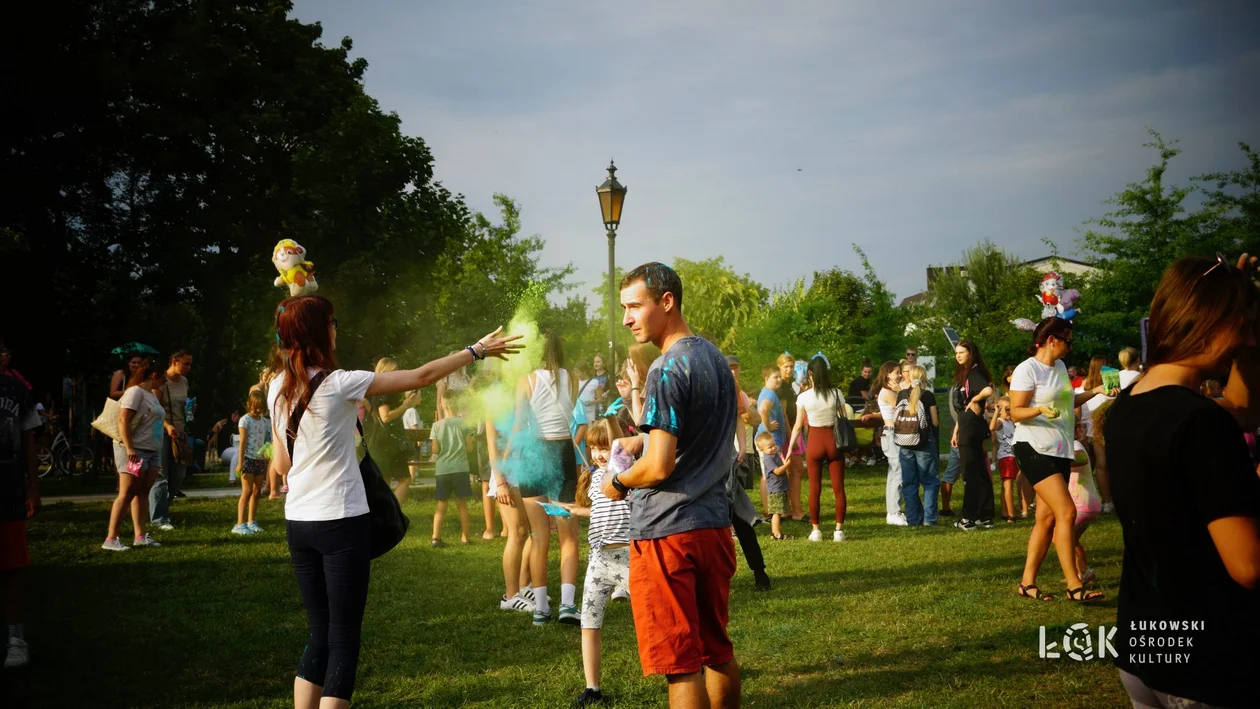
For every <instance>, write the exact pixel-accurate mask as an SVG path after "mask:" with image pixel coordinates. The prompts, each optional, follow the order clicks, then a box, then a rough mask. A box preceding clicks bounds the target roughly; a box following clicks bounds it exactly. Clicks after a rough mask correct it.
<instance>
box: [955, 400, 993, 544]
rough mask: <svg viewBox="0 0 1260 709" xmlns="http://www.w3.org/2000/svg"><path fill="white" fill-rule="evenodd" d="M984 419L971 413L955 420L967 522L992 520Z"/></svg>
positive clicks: (991, 495) (963, 516) (964, 412)
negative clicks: (985, 458) (956, 421)
mask: <svg viewBox="0 0 1260 709" xmlns="http://www.w3.org/2000/svg"><path fill="white" fill-rule="evenodd" d="M986 430H987V427H986V426H985V423H984V418H983V417H980V416H976V415H975V414H973V413H971V411H963V412H962V415H961V416H959V417H958V462H959V465H960V466H961V467H962V474H963V483H965V484H966V487H965V488H963V506H962V518H963V519H965V520H967V521H968V522H977V521H981V520H983V521H985V522H992V521H993V476H992V475H990V474H989V467H988V466H987V465H986V464H985V460H984V439H985V438H986V435H987V434H986V433H985V431H986Z"/></svg>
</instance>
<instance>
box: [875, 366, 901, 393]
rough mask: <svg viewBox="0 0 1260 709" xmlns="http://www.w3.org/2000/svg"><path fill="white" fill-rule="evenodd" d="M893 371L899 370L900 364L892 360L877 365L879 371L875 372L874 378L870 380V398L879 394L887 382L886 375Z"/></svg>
mask: <svg viewBox="0 0 1260 709" xmlns="http://www.w3.org/2000/svg"><path fill="white" fill-rule="evenodd" d="M893 371H897V372H900V371H901V365H900V364H898V363H897V362H894V361H892V360H889V361H887V362H884V363H883V364H881V365H879V372H877V373H876V374H875V379H873V380H872V381H871V398H872V399H874V398H875V397H877V396H879V393H880V392H881V391H883V390H884V387H885V386H886V385H887V384H888V375H889V374H890V373H892V372H893Z"/></svg>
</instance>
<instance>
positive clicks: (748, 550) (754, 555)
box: [731, 512, 766, 571]
mask: <svg viewBox="0 0 1260 709" xmlns="http://www.w3.org/2000/svg"><path fill="white" fill-rule="evenodd" d="M731 526H732V527H734V528H735V537H736V538H737V539H739V546H740V548H741V549H743V550H744V561H746V562H748V568H749V569H752V570H753V571H765V570H766V558H765V557H764V556H762V554H761V544H760V543H759V542H758V541H757V532H755V531H753V528H752V525H751V524H749V523H747V522H745V521H744V520H743V518H742V517H739V516H738V515H736V514H734V512H732V514H731Z"/></svg>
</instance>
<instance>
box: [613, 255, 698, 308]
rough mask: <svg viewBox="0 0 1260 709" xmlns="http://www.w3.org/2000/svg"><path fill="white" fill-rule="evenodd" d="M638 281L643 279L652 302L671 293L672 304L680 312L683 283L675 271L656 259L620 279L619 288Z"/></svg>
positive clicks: (622, 288)
mask: <svg viewBox="0 0 1260 709" xmlns="http://www.w3.org/2000/svg"><path fill="white" fill-rule="evenodd" d="M639 281H643V285H644V287H646V288H647V292H648V294H649V295H651V296H652V301H653V302H656V303H659V302H661V298H662V297H663V296H664V295H665V294H666V293H673V294H674V305H676V306H678V310H679V312H682V302H683V285H682V279H681V278H679V277H678V272H677V271H675V270H674V269H672V268H670V267H669V266H666V265H665V264H663V263H658V262H656V261H653V262H651V263H645V264H643V265H642V266H639V267H638V268H636V269H634V270H633V271H631V272H629V273H627V274H626V276H625V278H622V279H621V288H620V289H619V290H625V289H626V288H629V287H630V286H632V285H634V284H635V283H638V282H639Z"/></svg>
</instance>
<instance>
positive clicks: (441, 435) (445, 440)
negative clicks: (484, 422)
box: [429, 416, 473, 475]
mask: <svg viewBox="0 0 1260 709" xmlns="http://www.w3.org/2000/svg"><path fill="white" fill-rule="evenodd" d="M472 432H473V429H470V428H469V426H468V424H466V423H464V419H462V418H459V417H458V416H448V417H446V418H444V419H442V420H441V421H438V422H437V423H435V424H433V428H431V429H429V440H430V441H437V443H438V457H437V466H436V471H435V473H434V474H435V475H455V474H457V473H464V474H465V475H467V474H468V442H467V440H466V439H465V438H464V436H467V435H468V434H470V433H472Z"/></svg>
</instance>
